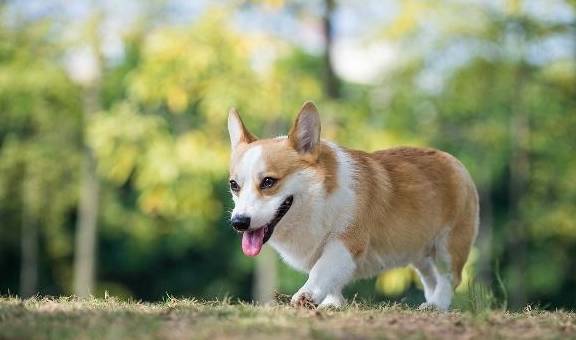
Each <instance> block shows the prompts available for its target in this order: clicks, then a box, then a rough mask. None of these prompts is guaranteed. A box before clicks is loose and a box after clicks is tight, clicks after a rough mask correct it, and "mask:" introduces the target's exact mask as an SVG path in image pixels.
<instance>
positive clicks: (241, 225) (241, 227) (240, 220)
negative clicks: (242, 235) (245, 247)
mask: <svg viewBox="0 0 576 340" xmlns="http://www.w3.org/2000/svg"><path fill="white" fill-rule="evenodd" d="M231 222H232V227H233V228H234V229H236V230H238V231H246V230H248V228H250V217H248V216H245V215H237V216H234V217H232V221H231Z"/></svg>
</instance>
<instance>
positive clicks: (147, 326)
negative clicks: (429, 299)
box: [0, 298, 576, 340]
mask: <svg viewBox="0 0 576 340" xmlns="http://www.w3.org/2000/svg"><path fill="white" fill-rule="evenodd" d="M519 337H522V338H534V339H546V338H548V339H553V338H554V339H560V338H562V339H566V338H574V339H576V314H575V313H573V312H561V311H556V312H549V311H539V310H530V309H529V308H527V310H525V311H524V312H520V313H511V312H504V311H489V312H483V313H479V314H471V313H461V312H458V311H452V312H449V313H440V312H434V311H418V310H414V309H412V308H408V307H406V306H403V305H397V304H396V305H363V304H359V303H352V304H351V305H350V306H348V307H347V308H345V309H343V310H340V311H335V310H328V311H327V310H322V311H320V310H308V309H295V308H291V307H289V306H287V305H285V304H276V305H271V306H255V305H251V304H242V303H234V302H230V301H219V302H199V301H194V300H180V299H167V300H166V301H165V302H161V303H140V302H123V301H118V300H116V299H113V298H108V299H87V300H80V299H75V298H33V299H28V300H20V299H17V298H0V339H71V338H75V339H125V338H132V339H251V340H255V339H270V338H273V339H275V340H280V339H290V340H296V339H332V338H336V339H351V338H359V339H384V338H386V339H400V338H401V339H426V338H430V339H434V338H443V339H470V338H476V339H480V338H482V339H496V338H509V339H517V338H519Z"/></svg>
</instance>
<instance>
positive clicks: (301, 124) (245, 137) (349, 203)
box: [228, 102, 479, 311]
mask: <svg viewBox="0 0 576 340" xmlns="http://www.w3.org/2000/svg"><path fill="white" fill-rule="evenodd" d="M228 131H229V134H230V141H231V148H232V153H231V162H230V191H231V194H232V198H233V200H234V205H235V206H234V209H233V211H232V214H231V224H232V227H233V228H234V229H235V230H236V231H238V232H240V233H242V242H241V244H242V251H243V252H244V254H245V255H247V256H256V255H258V253H260V250H261V249H262V246H263V245H264V244H265V243H266V242H268V243H269V244H270V245H271V246H272V248H274V249H275V250H276V251H277V252H278V253H279V254H280V256H281V257H282V259H283V260H284V261H285V262H286V263H287V264H288V265H290V266H291V267H293V268H294V269H296V270H298V271H302V272H305V273H307V274H308V279H307V281H306V283H305V284H304V285H303V286H302V288H300V289H299V290H298V292H296V294H294V295H293V296H292V300H291V302H292V304H293V305H309V304H310V303H312V304H314V305H317V306H319V307H340V306H343V305H344V304H345V303H346V300H345V299H344V297H343V296H342V289H343V288H344V286H346V285H347V284H348V283H350V282H351V281H353V280H355V279H359V278H368V277H373V276H375V275H377V274H379V273H381V272H382V271H386V270H389V269H391V268H394V267H399V266H406V265H412V266H413V267H414V269H415V270H416V271H417V273H418V274H419V277H420V278H421V280H422V284H423V286H424V296H425V298H426V302H425V303H423V304H422V305H421V307H422V308H435V309H439V310H443V311H445V310H447V309H448V308H449V306H450V303H451V300H452V295H453V291H454V288H455V287H456V286H457V285H458V284H459V283H460V280H461V274H462V268H463V267H464V264H465V263H466V259H467V258H468V254H469V252H470V248H471V246H472V243H473V242H474V239H475V238H476V234H477V230H478V223H479V206H478V194H477V190H476V187H475V185H474V182H473V181H472V178H471V176H470V174H469V173H468V171H467V170H466V168H465V167H464V166H463V165H462V163H460V162H459V161H458V160H457V159H456V158H455V157H453V156H451V155H449V154H447V153H445V152H442V151H438V150H434V149H426V148H414V147H396V148H392V149H386V150H381V151H376V152H372V153H368V152H363V151H358V150H352V149H348V148H345V147H341V146H338V145H336V144H334V143H331V142H328V141H324V140H322V139H320V116H319V113H318V110H317V109H316V107H315V106H314V104H313V103H311V102H307V103H305V104H304V106H303V107H302V108H301V110H300V112H299V114H298V116H297V117H296V120H295V121H294V123H293V125H292V128H291V129H290V132H289V133H288V136H283V137H277V138H272V139H257V138H256V137H255V136H254V135H253V134H251V133H250V132H249V131H248V130H247V129H246V127H245V126H244V124H243V122H242V120H241V118H240V116H239V114H238V112H237V111H236V110H235V109H231V110H230V112H229V116H228Z"/></svg>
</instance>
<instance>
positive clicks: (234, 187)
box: [230, 179, 240, 192]
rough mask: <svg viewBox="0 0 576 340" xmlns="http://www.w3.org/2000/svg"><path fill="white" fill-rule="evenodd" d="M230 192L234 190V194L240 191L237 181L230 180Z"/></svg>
mask: <svg viewBox="0 0 576 340" xmlns="http://www.w3.org/2000/svg"><path fill="white" fill-rule="evenodd" d="M230 190H232V191H234V192H238V191H240V186H239V185H238V183H236V181H235V180H233V179H231V180H230Z"/></svg>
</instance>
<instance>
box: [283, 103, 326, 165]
mask: <svg viewBox="0 0 576 340" xmlns="http://www.w3.org/2000/svg"><path fill="white" fill-rule="evenodd" d="M288 140H289V141H290V144H291V145H292V147H293V148H294V149H296V151H298V152H299V153H302V154H305V153H308V154H313V155H315V154H317V152H316V151H317V147H318V144H319V143H320V114H318V109H316V106H315V105H314V104H313V103H312V102H306V103H304V106H302V108H301V109H300V113H298V117H296V121H294V125H292V128H291V129H290V133H288Z"/></svg>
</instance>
